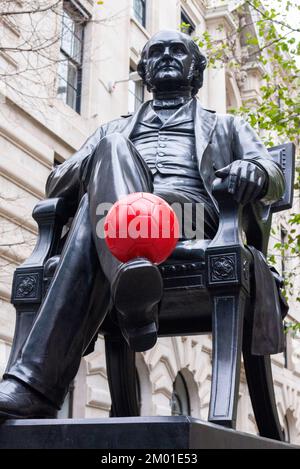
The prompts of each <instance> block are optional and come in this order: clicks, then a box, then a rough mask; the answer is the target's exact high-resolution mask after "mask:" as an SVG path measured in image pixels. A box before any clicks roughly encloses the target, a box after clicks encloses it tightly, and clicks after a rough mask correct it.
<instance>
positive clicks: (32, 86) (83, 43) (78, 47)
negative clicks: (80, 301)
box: [0, 0, 300, 443]
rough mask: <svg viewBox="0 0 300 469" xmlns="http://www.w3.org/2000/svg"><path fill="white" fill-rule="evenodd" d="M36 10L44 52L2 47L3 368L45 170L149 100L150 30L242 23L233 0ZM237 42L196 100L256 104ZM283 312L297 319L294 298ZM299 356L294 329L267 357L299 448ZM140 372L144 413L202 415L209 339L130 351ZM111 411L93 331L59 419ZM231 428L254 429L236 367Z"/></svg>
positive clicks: (19, 20) (3, 21)
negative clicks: (145, 64)
mask: <svg viewBox="0 0 300 469" xmlns="http://www.w3.org/2000/svg"><path fill="white" fill-rule="evenodd" d="M42 1H46V0H42ZM47 1H48V0H47ZM49 1H50V0H49ZM11 3H13V4H15V8H16V9H22V8H23V7H24V5H23V3H24V2H22V1H20V0H16V1H15V2H11ZM233 3H234V2H233ZM235 3H237V2H235ZM239 3H242V2H239ZM55 11H56V10H55ZM32 17H34V20H35V21H36V22H37V23H36V24H37V25H38V26H37V31H38V33H39V34H41V35H42V36H43V38H46V37H47V38H48V40H49V37H53V38H56V40H53V41H52V42H51V44H50V45H49V50H47V54H46V53H45V54H44V53H41V51H40V52H39V53H38V54H37V57H36V58H35V61H33V60H32V57H33V56H34V52H29V56H28V55H26V54H25V53H18V52H16V53H15V54H13V53H10V52H9V51H5V50H4V52H1V51H0V69H1V70H4V71H5V72H6V77H5V78H4V79H3V80H1V78H0V101H1V110H0V140H1V144H0V237H1V241H0V374H2V373H3V371H4V369H5V364H6V362H7V358H8V355H9V350H10V346H11V341H12V335H13V329H14V319H15V314H14V308H13V307H12V305H11V304H10V291H11V280H12V275H13V271H14V269H15V268H16V266H17V265H19V264H20V263H21V262H22V261H23V260H24V259H25V258H26V257H28V255H29V254H30V252H31V250H32V247H33V245H34V242H35V236H36V225H35V223H34V221H33V220H32V218H31V212H32V209H33V207H34V205H35V204H36V203H37V202H38V201H39V200H41V199H42V198H43V197H44V187H45V182H46V179H47V176H48V175H49V172H50V170H51V168H52V167H53V165H55V164H59V163H61V162H63V161H64V160H65V159H67V158H68V157H69V156H70V155H72V153H74V151H76V150H77V149H78V148H79V147H80V146H81V144H82V143H83V142H84V140H85V139H86V138H87V137H88V136H89V135H90V134H91V133H92V132H93V131H94V130H95V129H96V128H97V126H99V125H101V124H102V123H104V122H106V121H109V120H112V119H114V118H116V117H118V116H120V115H122V114H127V113H128V111H133V110H134V109H135V108H136V106H137V105H138V104H139V103H141V102H142V101H143V100H145V99H148V98H149V95H148V93H147V91H146V90H144V89H143V86H142V84H141V82H140V81H139V79H138V76H137V73H136V67H137V63H138V60H139V55H140V52H141V49H142V47H143V45H144V44H145V42H146V41H147V39H148V38H149V37H150V36H151V35H152V34H153V33H155V32H156V31H158V30H161V29H168V28H169V29H177V28H179V25H180V23H182V22H184V23H188V24H189V25H190V26H189V27H188V32H189V33H191V34H192V35H193V36H194V35H195V36H197V35H201V34H202V33H203V32H204V31H209V32H210V33H211V34H213V35H214V37H216V38H222V37H224V35H225V34H227V33H230V32H232V31H233V30H236V29H237V27H238V21H241V22H243V21H244V20H245V18H243V17H242V16H241V17H239V18H238V16H237V15H236V14H235V9H234V6H232V4H231V3H230V4H227V3H226V2H224V1H209V0H182V1H180V0H108V1H106V0H104V4H103V5H99V4H98V2H97V1H94V0H68V1H64V2H63V1H62V2H61V5H60V10H59V11H58V13H57V11H56V12H54V11H53V10H49V11H46V12H40V13H37V14H36V15H35V16H32ZM28 21H29V20H28V18H27V17H26V16H23V17H22V16H18V17H17V16H16V17H14V16H13V15H12V18H11V19H7V18H2V17H1V15H0V37H1V39H2V40H3V41H4V42H5V41H7V43H10V44H18V42H19V41H20V37H21V33H22V28H23V31H28V25H29V23H28ZM220 26H222V27H221V28H220ZM61 31H63V34H61ZM238 49H239V52H240V54H241V55H243V57H244V58H245V60H244V63H245V66H244V68H243V71H242V72H239V73H238V74H237V73H234V72H233V71H231V70H230V69H227V68H226V67H225V66H222V67H221V66H220V67H218V68H215V69H209V70H207V71H206V72H205V77H204V86H203V88H202V89H201V90H200V93H199V99H200V101H201V102H202V104H203V106H204V107H206V108H210V109H214V110H216V111H217V112H221V113H224V112H226V110H228V109H229V108H232V107H238V106H240V105H241V104H242V103H243V101H244V100H246V99H249V98H250V99H253V100H254V101H255V100H259V98H260V95H259V87H260V84H261V80H262V75H263V70H262V69H261V67H260V65H258V64H257V63H256V62H255V61H253V60H252V61H250V60H249V61H247V54H248V52H249V51H248V50H247V46H243V41H242V40H241V41H240V43H239V44H238ZM41 50H42V49H41ZM29 64H30V66H29ZM285 223H286V221H285V218H280V219H278V220H277V224H279V225H280V226H283V228H284V226H285ZM292 267H293V266H292ZM290 319H291V320H297V319H298V320H299V319H300V316H299V309H298V311H297V306H296V302H295V301H293V300H292V301H291V308H290ZM299 358H300V347H299V339H298V338H297V337H293V336H292V335H291V334H289V335H288V336H287V353H286V354H280V355H276V356H274V357H273V372H274V383H275V390H276V399H277V404H278V409H279V415H280V419H281V424H282V427H283V428H284V429H285V434H286V437H287V439H289V440H290V441H292V442H298V443H300V381H299V375H300V361H299ZM137 373H138V382H139V390H140V397H141V414H142V415H171V414H172V413H173V414H182V413H183V414H185V413H188V414H190V415H192V416H195V417H196V416H197V417H200V418H202V419H206V418H207V413H208V405H209V397H210V378H211V339H210V337H209V336H195V337H176V338H162V339H159V341H158V343H157V345H156V346H155V347H154V348H153V349H152V350H150V351H148V352H146V353H143V354H137ZM109 411H110V394H109V390H108V384H107V377H106V366H105V353H104V346H103V339H102V338H101V337H99V340H98V342H97V344H96V349H95V351H94V352H93V353H92V354H90V355H89V356H87V357H86V358H84V359H83V360H82V363H81V366H80V369H79V371H78V374H77V376H76V379H75V381H74V386H73V388H72V389H71V392H70V394H69V396H68V399H67V401H66V402H65V405H64V408H63V409H62V411H61V415H64V416H73V417H80V418H83V417H108V416H109ZM237 427H238V428H239V429H241V430H244V431H246V432H253V433H255V432H256V431H257V429H256V425H255V420H254V416H253V411H252V408H251V404H250V400H249V393H248V389H247V385H246V382H245V376H244V372H243V370H242V373H241V387H240V400H239V408H238V424H237Z"/></svg>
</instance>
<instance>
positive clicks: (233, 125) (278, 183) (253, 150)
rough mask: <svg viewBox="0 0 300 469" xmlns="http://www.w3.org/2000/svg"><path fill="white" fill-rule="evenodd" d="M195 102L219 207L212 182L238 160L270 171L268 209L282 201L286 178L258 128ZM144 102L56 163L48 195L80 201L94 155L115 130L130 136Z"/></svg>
mask: <svg viewBox="0 0 300 469" xmlns="http://www.w3.org/2000/svg"><path fill="white" fill-rule="evenodd" d="M193 99H195V100H196V103H195V107H194V109H195V115H194V126H195V144H196V157H197V162H198V168H199V173H200V175H201V177H202V179H203V183H204V186H205V188H206V191H207V193H208V194H209V196H210V197H211V199H212V201H213V203H214V205H215V207H216V209H218V207H217V203H216V201H215V199H214V198H213V196H212V193H211V192H212V183H213V181H214V179H215V178H216V176H215V171H216V170H217V169H220V168H223V167H224V166H227V165H228V164H229V163H232V162H233V161H235V160H238V159H242V160H247V161H251V162H253V163H255V164H257V165H258V166H260V167H261V168H263V169H264V170H265V171H266V172H267V174H268V180H269V183H268V189H267V192H266V194H265V195H264V199H263V200H262V201H261V202H262V203H263V204H264V206H265V209H266V210H268V209H267V207H268V205H269V204H271V203H272V202H274V201H276V200H278V199H279V198H280V197H281V196H282V194H283V192H284V177H283V174H282V172H281V169H280V168H279V166H278V165H277V164H276V163H275V162H274V161H273V160H272V157H271V156H270V155H269V153H268V151H267V150H266V148H265V147H264V145H263V144H262V142H261V141H260V140H259V138H258V136H257V135H256V133H255V131H254V130H253V129H252V128H251V127H250V125H249V124H248V123H247V122H245V120H243V119H242V118H240V117H236V116H233V115H230V114H216V113H215V112H213V111H209V110H206V109H204V108H203V107H202V106H201V104H200V103H199V101H198V99H197V98H193ZM148 103H149V102H146V103H144V104H143V105H142V106H141V107H140V108H139V110H138V111H137V112H136V113H134V114H133V115H129V116H126V117H121V118H119V119H116V120H113V121H111V122H109V123H107V124H104V125H102V126H101V127H99V128H98V129H97V130H96V131H95V132H94V134H93V135H92V136H91V137H90V138H89V139H88V140H87V141H86V142H85V143H84V145H83V146H82V147H81V148H80V149H79V150H78V151H77V152H76V153H75V154H74V155H73V156H72V157H70V158H69V159H68V160H67V161H65V162H64V163H63V164H61V165H59V166H56V167H55V168H54V169H53V171H52V172H51V174H50V176H49V178H48V180H47V184H46V196H47V197H65V198H67V199H68V200H69V201H70V202H71V203H75V202H76V201H77V202H79V199H80V195H82V193H83V192H84V191H85V188H86V184H87V182H88V176H89V175H88V168H89V167H90V166H91V165H89V164H88V163H89V161H90V158H92V157H93V154H94V150H95V148H96V146H97V145H98V143H99V142H100V140H101V139H102V138H103V137H104V136H106V135H110V134H112V133H121V134H122V135H123V136H124V137H126V138H129V139H130V136H131V134H132V131H133V129H134V127H135V125H136V123H137V122H138V121H139V119H141V117H142V115H143V112H144V110H145V109H146V106H148Z"/></svg>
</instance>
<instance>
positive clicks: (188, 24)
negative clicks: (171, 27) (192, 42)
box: [180, 10, 196, 36]
mask: <svg viewBox="0 0 300 469" xmlns="http://www.w3.org/2000/svg"><path fill="white" fill-rule="evenodd" d="M180 26H181V31H182V32H183V33H185V34H188V35H189V36H191V35H192V34H193V33H194V32H195V29H196V27H195V24H194V23H193V21H192V20H191V19H190V18H189V17H188V15H187V14H186V12H185V11H184V10H181V25H180Z"/></svg>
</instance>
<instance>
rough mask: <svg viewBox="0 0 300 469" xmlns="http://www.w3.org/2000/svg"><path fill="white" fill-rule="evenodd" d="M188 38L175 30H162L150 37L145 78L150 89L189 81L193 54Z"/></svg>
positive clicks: (190, 79)
mask: <svg viewBox="0 0 300 469" xmlns="http://www.w3.org/2000/svg"><path fill="white" fill-rule="evenodd" d="M189 40H190V39H189V38H188V37H187V38H186V37H185V36H184V35H183V34H181V33H178V32H176V31H162V32H160V33H158V34H156V35H155V36H154V37H153V38H152V39H150V41H149V43H148V49H147V57H146V79H147V82H148V83H149V84H150V86H151V88H152V89H167V88H168V87H169V86H172V84H174V83H175V84H176V85H189V84H190V83H191V81H192V78H193V77H192V73H191V69H192V64H193V56H192V54H191V52H190V49H189V45H188V41H189Z"/></svg>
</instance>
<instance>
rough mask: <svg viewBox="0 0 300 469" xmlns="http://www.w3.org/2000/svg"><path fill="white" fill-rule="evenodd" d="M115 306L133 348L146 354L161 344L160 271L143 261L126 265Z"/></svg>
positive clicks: (161, 292) (161, 285) (122, 327)
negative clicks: (158, 316)
mask: <svg viewBox="0 0 300 469" xmlns="http://www.w3.org/2000/svg"><path fill="white" fill-rule="evenodd" d="M114 290H115V296H114V304H115V307H116V309H117V311H118V312H119V320H120V326H121V329H122V332H123V335H124V337H125V339H126V340H127V342H128V344H129V346H130V348H131V349H132V350H135V351H136V352H143V351H146V350H149V349H150V348H152V347H153V346H154V345H155V343H156V341H157V325H158V320H157V311H158V307H157V305H158V303H159V301H160V300H161V298H162V295H163V282H162V278H161V274H160V272H159V269H158V268H157V266H155V265H154V264H151V263H150V262H147V261H145V260H143V259H135V260H134V261H132V262H131V263H128V265H125V266H124V268H123V270H122V271H121V272H120V273H119V277H118V279H117V281H116V284H115V288H114Z"/></svg>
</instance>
